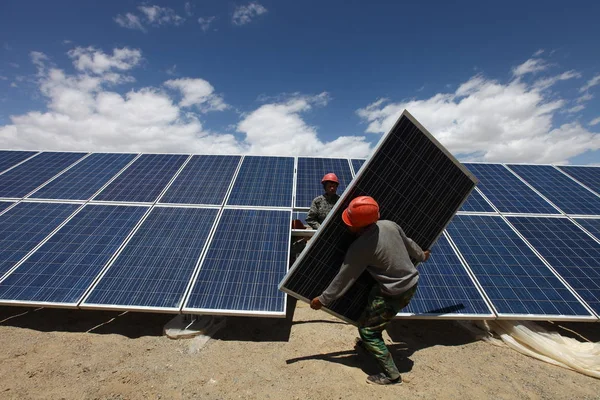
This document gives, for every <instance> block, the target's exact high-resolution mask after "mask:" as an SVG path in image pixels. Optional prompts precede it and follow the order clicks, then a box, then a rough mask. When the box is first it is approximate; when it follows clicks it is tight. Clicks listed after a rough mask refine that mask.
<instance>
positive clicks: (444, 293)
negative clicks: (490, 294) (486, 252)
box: [401, 235, 492, 315]
mask: <svg viewBox="0 0 600 400" xmlns="http://www.w3.org/2000/svg"><path fill="white" fill-rule="evenodd" d="M418 285H419V286H418V289H417V292H416V293H415V295H414V296H413V298H412V299H411V301H410V303H409V305H408V306H407V307H406V308H404V309H403V310H402V311H401V312H402V313H412V314H415V315H423V314H433V315H437V314H466V315H468V314H477V315H492V311H491V310H490V308H489V307H488V305H487V303H486V301H485V300H484V298H483V296H482V294H481V293H480V292H479V290H478V289H477V287H476V285H475V283H474V282H473V280H472V279H471V277H470V276H469V273H468V272H467V270H466V269H465V267H464V265H463V264H462V262H461V261H460V259H459V258H458V256H457V255H456V253H455V252H454V250H453V249H452V247H451V246H450V243H449V242H448V240H447V239H446V238H445V237H444V236H443V235H442V236H440V238H439V239H438V240H437V242H436V243H435V245H434V246H433V247H432V249H431V257H430V258H429V260H428V261H427V262H426V263H423V264H420V265H419V283H418Z"/></svg>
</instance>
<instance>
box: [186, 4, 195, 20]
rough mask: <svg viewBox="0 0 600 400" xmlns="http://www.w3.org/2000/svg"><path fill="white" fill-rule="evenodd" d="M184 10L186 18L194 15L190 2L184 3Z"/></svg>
mask: <svg viewBox="0 0 600 400" xmlns="http://www.w3.org/2000/svg"><path fill="white" fill-rule="evenodd" d="M184 9H185V14H186V15H187V16H188V17H191V16H192V15H194V5H193V4H192V3H191V2H189V1H186V2H185V5H184Z"/></svg>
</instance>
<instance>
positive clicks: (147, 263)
mask: <svg viewBox="0 0 600 400" xmlns="http://www.w3.org/2000/svg"><path fill="white" fill-rule="evenodd" d="M218 211H219V210H218V209H217V208H178V207H176V208H167V207H156V208H154V209H153V210H152V211H151V212H150V214H149V215H148V217H147V218H146V219H145V220H144V222H143V223H142V225H141V226H140V228H139V229H138V230H137V231H136V232H135V234H134V235H133V236H132V237H131V240H130V241H129V242H128V243H127V245H126V246H125V247H124V248H123V250H122V251H121V253H120V254H119V255H118V257H117V258H116V259H115V260H114V262H113V263H112V265H111V266H110V268H109V269H108V270H107V271H106V272H105V274H104V275H103V276H102V278H101V279H100V280H99V281H98V283H97V284H96V286H95V287H94V288H93V289H92V290H91V292H90V293H89V295H88V296H87V298H86V299H85V300H84V301H83V303H82V304H81V306H82V307H91V308H109V309H115V308H125V309H135V308H142V309H155V310H156V309H163V310H162V311H164V310H168V309H170V310H171V311H179V308H180V307H181V302H182V300H183V295H184V294H185V290H186V288H187V285H188V283H189V281H190V279H191V278H192V274H193V272H194V268H195V266H196V263H197V262H198V259H199V258H200V253H201V252H202V249H203V248H204V244H205V243H206V239H207V237H208V234H209V233H210V230H211V227H212V225H213V223H214V222H215V219H216V217H217V212H218ZM158 311H161V310H158Z"/></svg>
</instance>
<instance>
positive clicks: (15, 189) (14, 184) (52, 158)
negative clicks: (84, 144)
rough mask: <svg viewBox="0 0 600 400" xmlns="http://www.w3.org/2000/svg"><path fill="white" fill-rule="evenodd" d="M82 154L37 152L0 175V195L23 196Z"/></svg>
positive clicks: (82, 154)
mask: <svg viewBox="0 0 600 400" xmlns="http://www.w3.org/2000/svg"><path fill="white" fill-rule="evenodd" d="M84 155H85V154H84V153H42V154H39V155H37V156H35V157H33V158H32V159H31V160H28V161H27V162H25V163H23V164H21V165H19V166H18V167H15V168H13V169H11V170H10V171H6V172H5V173H4V174H2V175H0V197H15V198H18V197H23V196H25V195H27V194H28V193H29V192H31V191H32V190H33V189H35V188H37V187H38V186H40V185H41V184H42V183H44V182H46V181H47V180H48V179H50V178H52V177H53V176H54V175H56V174H58V173H59V172H61V171H62V170H63V169H65V168H67V167H68V166H69V165H71V164H73V163H74V162H75V161H77V160H79V159H80V158H81V157H83V156H84Z"/></svg>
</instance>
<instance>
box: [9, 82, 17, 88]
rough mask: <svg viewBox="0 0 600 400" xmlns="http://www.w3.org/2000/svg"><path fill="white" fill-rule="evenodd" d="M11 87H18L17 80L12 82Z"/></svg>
mask: <svg viewBox="0 0 600 400" xmlns="http://www.w3.org/2000/svg"><path fill="white" fill-rule="evenodd" d="M10 87H12V88H16V87H19V85H17V84H16V83H15V82H11V84H10Z"/></svg>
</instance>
